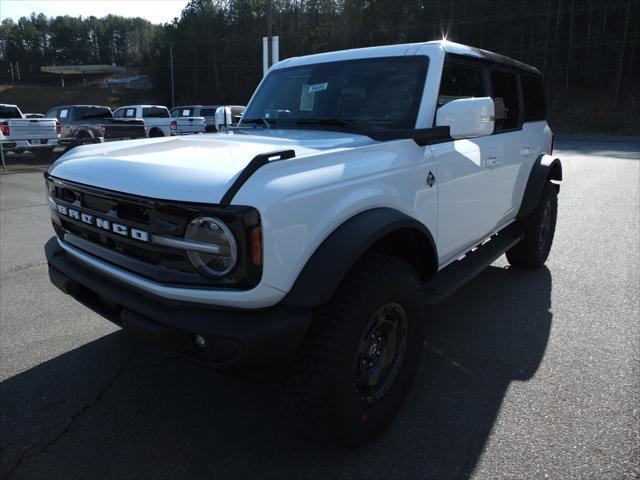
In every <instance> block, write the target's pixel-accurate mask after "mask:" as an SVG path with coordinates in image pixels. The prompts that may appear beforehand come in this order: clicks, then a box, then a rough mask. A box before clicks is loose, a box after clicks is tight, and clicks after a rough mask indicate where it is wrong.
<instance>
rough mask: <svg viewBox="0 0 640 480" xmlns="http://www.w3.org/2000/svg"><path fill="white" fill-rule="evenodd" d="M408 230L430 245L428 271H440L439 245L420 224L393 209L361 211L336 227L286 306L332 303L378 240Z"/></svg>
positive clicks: (311, 305) (291, 292)
mask: <svg viewBox="0 0 640 480" xmlns="http://www.w3.org/2000/svg"><path fill="white" fill-rule="evenodd" d="M405 229H409V230H410V231H412V233H413V232H415V233H416V234H418V235H420V237H419V238H421V239H422V240H423V241H426V242H428V243H429V244H430V248H431V249H432V253H433V254H432V255H431V254H430V255H428V260H427V261H428V265H426V268H427V269H428V270H431V271H432V272H433V273H435V271H437V268H438V265H437V262H438V256H437V250H436V244H435V241H434V239H433V236H432V235H431V232H430V231H429V229H428V228H427V227H426V226H425V225H424V224H423V223H421V222H420V221H418V220H416V219H415V218H412V217H410V216H408V215H405V214H404V213H402V212H399V211H398V210H394V209H392V208H375V209H371V210H366V211H364V212H361V213H359V214H357V215H355V216H353V217H351V218H350V219H348V220H346V221H345V222H344V223H342V224H341V225H340V226H339V227H337V228H336V229H335V230H334V231H333V232H332V233H331V234H329V236H328V237H327V238H325V240H324V241H323V242H322V243H321V244H320V246H319V247H318V248H317V249H316V251H315V252H314V253H313V255H312V256H311V258H310V259H309V260H308V261H307V263H306V265H305V266H304V268H303V269H302V271H301V272H300V274H299V275H298V278H297V279H296V281H295V283H294V285H293V287H292V288H291V290H290V291H289V293H288V294H287V296H286V297H285V298H284V299H283V301H282V303H283V304H284V305H289V306H296V307H307V308H308V307H315V306H318V305H322V304H325V303H327V302H329V300H330V299H331V297H332V295H333V293H334V292H335V290H336V289H337V288H338V285H340V282H341V281H342V279H343V278H344V276H345V275H346V274H347V272H348V271H349V270H350V269H351V267H352V266H353V265H354V264H355V263H356V261H357V260H358V259H359V258H360V257H361V256H362V255H363V254H364V253H365V252H366V251H367V250H368V249H369V248H370V247H371V246H372V245H373V244H374V243H375V242H376V241H378V240H380V239H382V238H384V237H385V236H386V235H388V234H390V233H393V232H395V231H399V230H405Z"/></svg>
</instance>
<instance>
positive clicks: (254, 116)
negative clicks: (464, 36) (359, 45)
mask: <svg viewBox="0 0 640 480" xmlns="http://www.w3.org/2000/svg"><path fill="white" fill-rule="evenodd" d="M427 62H428V59H427V57H424V56H410V57H385V58H370V59H358V60H346V61H340V62H328V63H318V64H314V65H308V66H301V67H292V68H283V69H278V70H274V71H272V72H271V73H269V75H268V76H267V78H266V79H265V80H264V82H262V84H261V85H260V88H259V90H258V91H257V92H256V95H255V97H254V98H253V100H252V101H251V104H250V105H249V106H248V107H247V111H246V112H245V114H244V117H243V120H242V123H243V124H245V123H256V124H259V123H262V124H263V125H265V126H267V125H276V126H278V127H280V126H284V127H287V126H293V125H301V124H302V125H313V124H318V125H338V126H350V127H357V128H360V129H368V128H387V129H410V128H414V127H415V122H416V117H417V114H418V107H419V106H420V100H421V98H422V91H423V88H424V82H425V78H426V72H427Z"/></svg>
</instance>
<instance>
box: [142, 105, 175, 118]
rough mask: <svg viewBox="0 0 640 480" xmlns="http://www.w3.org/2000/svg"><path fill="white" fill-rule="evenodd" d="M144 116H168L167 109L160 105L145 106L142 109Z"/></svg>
mask: <svg viewBox="0 0 640 480" xmlns="http://www.w3.org/2000/svg"><path fill="white" fill-rule="evenodd" d="M142 116H143V117H144V118H169V117H170V116H171V115H169V110H167V109H166V108H162V107H147V108H143V109H142Z"/></svg>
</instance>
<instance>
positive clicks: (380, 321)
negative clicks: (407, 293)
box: [355, 303, 409, 404]
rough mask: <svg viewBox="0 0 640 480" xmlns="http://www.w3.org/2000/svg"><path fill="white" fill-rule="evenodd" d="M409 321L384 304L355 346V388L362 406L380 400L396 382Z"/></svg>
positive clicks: (396, 306) (394, 305)
mask: <svg viewBox="0 0 640 480" xmlns="http://www.w3.org/2000/svg"><path fill="white" fill-rule="evenodd" d="M408 323H409V322H408V317H407V313H406V312H405V310H404V308H402V306H400V305H399V304H397V303H387V304H386V305H383V306H382V307H380V308H379V309H378V310H377V311H376V313H375V314H374V315H373V316H372V317H371V319H370V320H369V323H368V324H367V328H366V329H365V331H364V335H363V336H362V338H361V339H360V343H359V344H358V350H357V353H356V363H355V387H356V393H357V396H358V399H359V400H360V401H361V402H362V403H364V404H372V403H375V402H377V401H378V400H380V399H381V398H382V397H383V396H384V395H385V394H386V393H387V391H388V390H389V388H390V387H391V385H393V382H394V381H395V379H396V377H397V375H398V372H399V370H400V367H401V366H402V361H403V359H404V354H405V351H406V349H407V329H408Z"/></svg>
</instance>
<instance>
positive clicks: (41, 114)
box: [23, 113, 44, 118]
mask: <svg viewBox="0 0 640 480" xmlns="http://www.w3.org/2000/svg"><path fill="white" fill-rule="evenodd" d="M23 115H24V118H44V113H25V114H23Z"/></svg>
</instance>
